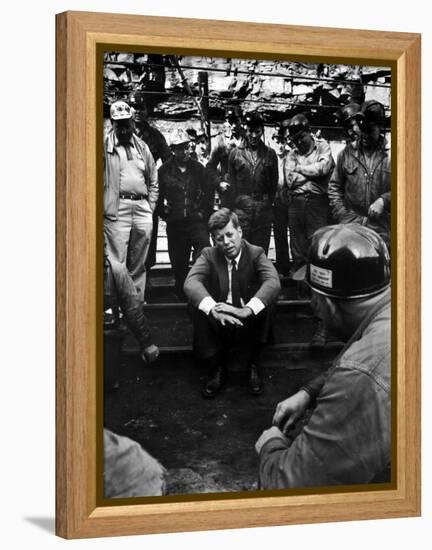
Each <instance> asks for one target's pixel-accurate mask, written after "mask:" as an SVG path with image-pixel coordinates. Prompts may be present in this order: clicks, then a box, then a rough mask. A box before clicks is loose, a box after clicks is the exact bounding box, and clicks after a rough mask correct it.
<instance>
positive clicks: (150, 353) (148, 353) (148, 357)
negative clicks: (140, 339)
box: [141, 344, 159, 364]
mask: <svg viewBox="0 0 432 550" xmlns="http://www.w3.org/2000/svg"><path fill="white" fill-rule="evenodd" d="M158 357H159V348H158V347H157V346H156V345H155V344H151V345H150V346H147V347H146V348H144V349H143V351H142V352H141V359H142V360H143V361H144V363H146V364H150V363H153V361H156V359H157V358H158Z"/></svg>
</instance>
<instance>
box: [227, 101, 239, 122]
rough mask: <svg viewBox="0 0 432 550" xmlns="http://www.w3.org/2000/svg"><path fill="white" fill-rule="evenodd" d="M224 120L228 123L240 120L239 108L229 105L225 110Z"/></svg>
mask: <svg viewBox="0 0 432 550" xmlns="http://www.w3.org/2000/svg"><path fill="white" fill-rule="evenodd" d="M225 118H226V119H227V120H228V121H229V122H236V121H237V120H241V119H242V112H241V109H240V107H237V106H236V105H231V106H229V107H227V108H226V109H225Z"/></svg>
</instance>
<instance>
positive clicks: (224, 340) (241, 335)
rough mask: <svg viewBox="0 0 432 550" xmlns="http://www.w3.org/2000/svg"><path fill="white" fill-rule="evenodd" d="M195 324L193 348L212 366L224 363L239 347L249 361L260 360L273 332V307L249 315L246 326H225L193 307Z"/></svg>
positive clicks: (192, 312)
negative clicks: (255, 314) (262, 350)
mask: <svg viewBox="0 0 432 550" xmlns="http://www.w3.org/2000/svg"><path fill="white" fill-rule="evenodd" d="M190 314H191V317H192V324H193V327H194V351H195V354H196V356H197V358H198V359H201V360H204V361H206V362H207V363H208V364H209V365H211V366H218V365H217V363H219V364H224V363H225V362H226V360H227V358H228V357H229V355H230V353H231V352H232V351H233V350H240V351H241V352H242V356H246V361H247V362H248V363H249V364H250V363H259V359H260V353H261V349H262V347H263V345H264V344H266V343H267V341H268V339H269V335H270V328H271V318H272V308H271V307H267V308H266V309H264V310H263V311H262V312H261V313H260V314H259V315H257V316H254V315H252V316H250V317H248V318H247V319H246V321H244V325H243V327H235V326H232V325H227V326H225V327H224V326H222V325H221V324H220V323H218V322H217V321H215V319H214V318H213V317H212V316H211V314H209V315H206V314H205V313H203V312H202V311H200V310H199V309H197V308H194V307H191V308H190Z"/></svg>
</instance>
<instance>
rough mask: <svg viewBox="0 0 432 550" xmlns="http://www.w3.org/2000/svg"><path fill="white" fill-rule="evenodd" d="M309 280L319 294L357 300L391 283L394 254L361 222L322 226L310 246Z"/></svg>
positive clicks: (379, 290)
mask: <svg viewBox="0 0 432 550" xmlns="http://www.w3.org/2000/svg"><path fill="white" fill-rule="evenodd" d="M306 282H307V284H308V285H309V286H310V287H311V288H312V289H313V290H314V291H315V292H318V293H319V294H323V295H324V296H330V297H333V298H344V299H355V298H363V297H370V296H374V295H375V294H378V293H379V292H381V291H382V290H384V289H385V288H387V287H388V286H389V284H390V256H389V253H388V250H387V247H386V245H385V243H384V241H383V239H382V238H381V237H380V236H379V235H378V233H376V232H375V231H373V230H372V229H369V228H368V227H365V226H363V225H360V224H357V223H347V224H339V225H328V226H325V227H322V228H321V229H318V231H316V232H315V233H314V234H313V236H312V241H311V245H310V248H309V256H308V263H307V266H306Z"/></svg>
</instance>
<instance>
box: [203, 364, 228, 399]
mask: <svg viewBox="0 0 432 550" xmlns="http://www.w3.org/2000/svg"><path fill="white" fill-rule="evenodd" d="M225 382H226V372H225V368H223V367H218V368H217V369H216V371H215V373H214V374H213V376H212V377H211V378H209V379H208V380H207V382H206V384H205V386H204V387H203V389H202V391H201V393H202V395H203V397H214V396H215V395H217V394H218V393H219V391H220V390H221V388H222V386H223V385H224V384H225Z"/></svg>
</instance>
